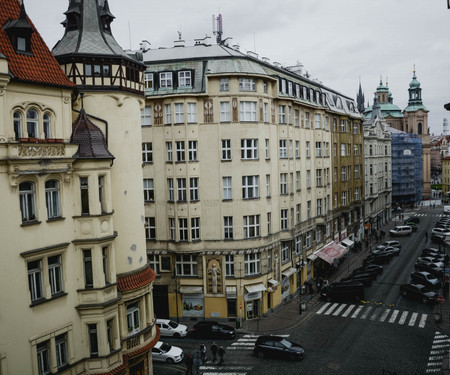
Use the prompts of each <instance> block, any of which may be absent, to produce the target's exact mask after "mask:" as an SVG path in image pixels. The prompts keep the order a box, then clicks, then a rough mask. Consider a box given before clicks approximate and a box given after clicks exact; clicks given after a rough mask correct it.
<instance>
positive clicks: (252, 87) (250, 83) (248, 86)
mask: <svg viewBox="0 0 450 375" xmlns="http://www.w3.org/2000/svg"><path fill="white" fill-rule="evenodd" d="M239 91H256V83H255V80H254V79H253V78H239Z"/></svg>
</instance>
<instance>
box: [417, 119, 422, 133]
mask: <svg viewBox="0 0 450 375" xmlns="http://www.w3.org/2000/svg"><path fill="white" fill-rule="evenodd" d="M422 132H423V130H422V123H421V122H419V123H418V124H417V134H422Z"/></svg>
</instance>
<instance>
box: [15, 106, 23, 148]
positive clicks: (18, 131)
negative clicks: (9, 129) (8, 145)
mask: <svg viewBox="0 0 450 375" xmlns="http://www.w3.org/2000/svg"><path fill="white" fill-rule="evenodd" d="M14 136H15V140H16V141H18V140H19V138H22V115H21V114H20V113H19V112H14Z"/></svg>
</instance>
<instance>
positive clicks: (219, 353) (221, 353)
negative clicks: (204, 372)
mask: <svg viewBox="0 0 450 375" xmlns="http://www.w3.org/2000/svg"><path fill="white" fill-rule="evenodd" d="M217 354H218V355H219V358H220V360H219V365H221V364H222V363H223V356H224V355H225V349H224V348H223V346H222V345H221V346H220V347H219V350H218V351H217Z"/></svg>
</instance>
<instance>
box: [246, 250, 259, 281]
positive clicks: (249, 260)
mask: <svg viewBox="0 0 450 375" xmlns="http://www.w3.org/2000/svg"><path fill="white" fill-rule="evenodd" d="M244 267H245V276H253V275H258V274H259V273H260V272H261V255H260V253H252V254H245V255H244Z"/></svg>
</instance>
